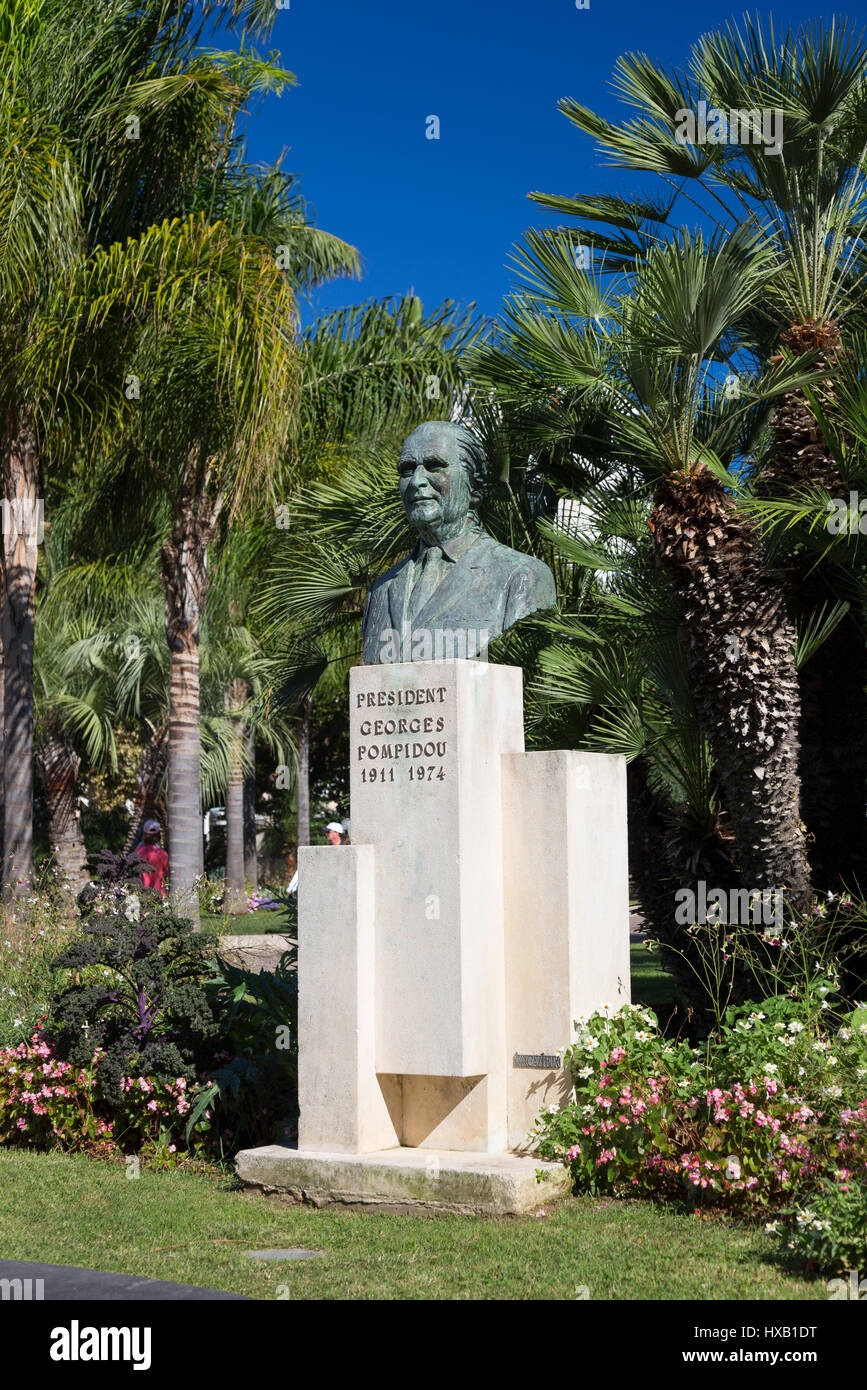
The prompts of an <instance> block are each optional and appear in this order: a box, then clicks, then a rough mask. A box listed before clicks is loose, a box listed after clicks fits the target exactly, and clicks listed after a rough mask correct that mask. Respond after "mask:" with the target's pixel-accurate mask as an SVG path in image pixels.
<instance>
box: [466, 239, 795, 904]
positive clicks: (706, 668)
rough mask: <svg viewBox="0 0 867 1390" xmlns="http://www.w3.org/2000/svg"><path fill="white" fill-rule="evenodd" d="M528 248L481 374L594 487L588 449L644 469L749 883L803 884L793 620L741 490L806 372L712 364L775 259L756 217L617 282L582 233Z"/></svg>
mask: <svg viewBox="0 0 867 1390" xmlns="http://www.w3.org/2000/svg"><path fill="white" fill-rule="evenodd" d="M518 261H519V264H520V266H521V269H522V274H523V276H524V278H525V280H526V282H527V284H528V287H529V288H528V290H527V291H526V292H525V293H523V294H520V295H518V296H517V297H516V298H515V299H514V301H513V302H512V304H511V305H510V307H509V309H508V311H507V314H506V324H505V327H504V331H503V334H502V336H501V340H500V342H499V344H498V345H497V347H496V349H495V350H494V351H493V352H492V353H490V354H488V356H487V358H486V360H485V361H483V362H482V363H481V364H480V367H479V369H478V370H477V372H476V378H477V380H479V381H480V382H484V381H489V382H490V383H491V384H492V385H497V386H498V387H499V389H500V390H501V392H502V394H503V395H504V396H506V397H509V396H511V398H512V399H513V400H514V401H515V402H516V403H518V404H521V403H523V404H524V406H525V409H526V408H527V407H528V404H529V406H531V407H533V408H534V409H535V417H534V420H533V430H534V433H535V437H536V440H537V447H538V448H539V450H540V466H541V467H542V469H543V472H549V473H550V475H551V476H552V477H556V476H559V477H562V476H563V475H564V472H565V473H566V474H567V475H568V471H569V457H570V453H571V455H572V459H573V464H572V466H573V469H574V471H575V473H576V475H577V476H576V483H577V484H578V488H579V493H580V490H581V488H582V487H584V486H586V482H584V479H585V478H586V474H587V472H588V468H589V466H590V465H589V464H588V459H590V460H592V461H593V465H594V466H595V468H596V469H597V470H601V474H602V476H603V477H604V476H605V475H606V473H609V474H610V472H611V470H612V468H620V469H622V468H623V467H624V466H625V467H626V468H627V470H628V474H629V475H631V476H632V477H633V478H634V479H637V480H639V482H640V484H641V486H642V487H643V490H644V495H645V497H646V499H647V506H648V515H647V525H648V527H649V528H650V531H651V535H652V538H653V546H654V552H655V554H656V556H657V559H658V562H659V563H660V564H661V565H662V566H663V568H664V570H665V571H666V573H667V574H668V576H669V578H670V580H671V583H672V588H673V591H674V594H675V596H676V598H677V600H678V602H679V605H680V612H681V632H682V639H683V642H684V645H685V649H686V652H687V656H688V663H689V672H690V681H691V686H692V691H693V695H694V698H695V701H696V707H697V709H698V712H699V718H700V720H701V725H702V728H703V729H704V731H705V732H706V734H707V737H708V738H709V741H710V744H711V747H712V750H713V754H714V758H715V761H716V767H717V773H718V777H719V782H720V787H721V789H722V795H723V798H724V804H725V810H726V812H727V815H728V818H729V822H730V825H731V829H732V832H733V837H734V845H733V860H734V864H735V868H736V871H737V872H738V874H739V875H740V877H741V878H742V880H743V881H744V882H745V883H746V884H748V885H749V886H751V887H771V886H773V887H783V886H785V887H787V888H788V889H789V891H790V893H791V895H792V897H793V898H794V899H795V900H798V899H801V898H803V897H804V896H805V895H806V894H807V892H808V891H809V871H808V867H807V861H806V856H805V845H804V832H803V826H802V825H801V823H800V819H799V816H798V778H797V752H798V742H797V728H798V713H799V709H798V688H797V675H796V670H795V664H794V650H795V645H796V633H795V629H794V627H793V625H792V623H791V620H790V619H789V617H788V615H787V612H786V609H785V605H784V603H783V596H782V592H781V588H780V583H779V580H778V579H777V578H776V577H775V576H774V575H773V574H772V573H770V572H768V571H767V570H766V568H765V566H764V556H763V549H762V544H761V539H760V536H759V534H758V532H757V530H756V528H755V526H754V525H753V524H752V523H751V522H750V521H749V520H748V519H747V518H746V517H745V516H744V515H742V514H741V513H739V512H738V510H737V507H736V504H735V502H734V500H733V496H732V494H733V492H734V491H736V490H737V489H738V488H739V486H740V483H739V469H740V466H741V461H742V459H743V458H744V457H745V455H746V454H747V453H748V451H749V445H750V441H751V439H752V438H753V436H754V435H755V433H756V430H757V429H758V428H760V426H761V423H762V409H763V406H764V403H765V402H767V401H769V400H773V399H774V398H775V397H776V396H778V395H779V394H781V393H783V392H786V391H790V390H791V389H793V387H796V386H797V385H799V384H800V383H801V382H803V381H804V380H805V377H804V374H803V373H801V374H800V375H799V374H798V373H797V371H796V369H795V368H794V367H790V366H786V365H783V364H778V365H777V366H776V367H775V368H773V369H771V370H769V371H766V372H765V373H763V374H761V375H759V376H758V377H757V378H756V379H755V380H754V381H752V382H751V383H750V388H749V391H746V390H745V391H744V393H743V396H742V398H741V399H739V400H735V401H730V400H728V399H727V398H726V394H725V391H724V389H723V387H722V383H721V382H720V381H719V379H718V376H717V379H716V380H715V377H714V371H715V370H716V372H717V373H718V372H719V367H718V365H717V366H716V368H715V365H714V364H719V362H720V358H721V357H723V356H724V355H725V354H726V353H727V352H730V351H731V348H730V346H729V345H730V344H731V342H732V340H733V337H734V336H735V335H737V334H738V333H739V332H741V331H742V329H743V325H744V323H745V321H746V319H747V316H748V314H749V313H750V312H752V311H753V309H754V306H755V303H756V301H757V299H758V298H759V297H760V296H761V295H762V294H763V293H764V290H765V284H766V280H767V277H768V275H769V274H771V273H772V272H773V270H774V268H775V262H774V261H773V258H772V256H771V255H770V253H769V252H768V251H767V249H762V248H761V247H759V246H757V245H756V241H755V236H754V235H752V236H750V235H749V234H746V233H735V234H734V235H732V236H731V237H728V238H717V239H714V240H712V241H711V243H710V244H709V245H705V243H704V240H703V238H702V237H701V235H700V234H698V235H696V236H694V237H693V236H690V235H689V234H688V233H686V232H682V233H681V234H680V236H679V237H678V238H677V239H676V240H674V241H673V242H671V243H670V244H668V245H665V246H661V247H659V248H657V249H656V250H655V251H653V252H652V253H651V254H650V255H649V256H648V257H647V258H646V260H645V261H643V262H638V263H637V264H636V265H635V266H634V267H633V271H632V274H631V276H630V279H629V283H628V284H621V285H619V286H618V285H614V286H610V287H609V288H608V290H607V291H606V290H604V289H603V287H602V284H601V282H600V281H599V279H598V278H594V276H592V275H588V274H587V273H586V272H585V271H584V270H583V269H582V268H581V267H580V266H578V265H576V260H575V257H574V255H573V242H572V237H571V234H569V233H562V232H561V233H557V232H550V233H529V234H528V235H527V238H526V244H525V248H524V249H523V250H522V251H521V252H520V253H519V256H518ZM552 393H553V395H552ZM600 421H602V423H600ZM570 436H571V437H570ZM579 450H580V453H579ZM548 458H550V459H551V463H550V464H548V463H547V462H546V459H548Z"/></svg>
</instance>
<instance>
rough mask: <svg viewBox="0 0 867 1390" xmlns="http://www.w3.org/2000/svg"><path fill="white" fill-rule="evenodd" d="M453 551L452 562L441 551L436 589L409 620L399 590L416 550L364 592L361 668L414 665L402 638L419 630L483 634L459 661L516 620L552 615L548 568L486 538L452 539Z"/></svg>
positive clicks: (404, 587) (412, 566)
mask: <svg viewBox="0 0 867 1390" xmlns="http://www.w3.org/2000/svg"><path fill="white" fill-rule="evenodd" d="M453 548H454V551H455V554H454V556H452V555H450V553H449V551H450V549H451V547H449V546H447V547H446V548H445V549H446V556H447V558H446V560H445V561H444V571H443V574H442V577H441V579H440V582H439V584H438V585H437V587H436V589H435V590H434V592H433V593H432V594H431V596H430V598H429V599H428V601H427V603H426V604H425V605H424V607H423V608H422V609H421V610H420V611H419V612H418V613H412V614H411V602H410V603H408V595H407V589H408V586H409V584H410V582H411V579H412V576H413V574H414V573H415V569H416V567H415V560H416V559H417V557H418V555H419V553H420V550H419V546H416V549H415V550H414V551H413V552H412V553H411V554H410V555H408V556H407V557H406V558H405V559H404V560H400V561H399V562H398V563H397V564H396V565H393V566H392V568H391V569H390V570H386V572H385V574H382V575H380V577H379V578H378V579H377V580H375V581H374V583H373V584H372V585H371V586H370V592H369V593H368V595H367V602H366V604H365V606H364V618H363V620H362V626H361V634H362V643H363V660H364V662H365V664H366V665H376V664H378V663H380V662H384V661H409V660H411V659H412V660H418V659H419V656H418V655H416V656H411V647H410V641H409V640H408V635H409V634H410V633H411V632H419V631H420V630H421V631H422V632H428V633H430V632H432V633H434V634H435V635H436V634H437V633H438V632H442V631H443V630H444V629H445V630H448V631H451V632H470V633H476V634H479V633H485V634H486V636H485V638H484V639H482V640H481V642H476V644H475V648H476V649H475V651H473V650H468V651H467V653H466V654H467V655H468V656H471V655H476V654H477V652H478V651H479V650H480V649H481V648H483V647H484V646H486V645H487V642H488V641H490V640H491V639H492V638H494V637H498V636H499V635H500V633H502V632H505V630H506V629H507V628H509V627H511V626H512V624H513V623H516V622H518V620H519V619H520V618H525V617H526V616H527V615H528V614H529V613H535V612H537V611H538V610H539V609H543V608H553V607H554V605H555V603H556V602H557V594H556V588H555V585H554V576H553V575H552V573H551V571H550V570H549V568H548V566H547V565H545V564H543V563H542V561H541V560H536V559H535V558H534V557H533V556H532V555H524V554H523V553H522V552H521V551H519V550H510V549H509V547H508V546H507V545H500V543H499V542H498V541H495V540H494V539H493V537H492V536H489V535H488V533H487V532H486V531H478V532H474V533H473V534H471V535H465V536H463V537H458V540H457V542H456V543H455V544H454V547H453ZM389 634H395V636H397V635H398V634H399V635H400V641H401V647H400V651H401V655H396V654H395V649H394V645H393V643H392V644H390V643H389V641H388V636H389ZM472 645H473V643H472V641H471V642H470V646H472ZM416 650H417V648H416ZM384 653H385V654H384ZM433 655H434V656H436V652H434V653H433ZM421 659H425V658H424V657H423V656H422V658H421ZM427 659H430V657H428V658H427Z"/></svg>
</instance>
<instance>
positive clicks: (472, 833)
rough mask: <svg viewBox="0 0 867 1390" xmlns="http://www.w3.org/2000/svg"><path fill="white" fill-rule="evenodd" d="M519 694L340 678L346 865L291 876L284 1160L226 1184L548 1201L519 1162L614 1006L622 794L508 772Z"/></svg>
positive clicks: (255, 1166) (532, 762)
mask: <svg viewBox="0 0 867 1390" xmlns="http://www.w3.org/2000/svg"><path fill="white" fill-rule="evenodd" d="M521 680H522V676H521V671H520V670H519V669H517V668H515V667H505V666H489V665H487V664H485V663H483V662H480V661H447V662H418V663H405V664H394V665H381V666H359V667H356V668H354V669H353V671H352V672H351V673H350V757H351V797H352V835H353V844H352V845H351V846H343V847H333V846H329V847H327V848H315V849H313V848H308V849H302V850H301V854H300V859H299V904H298V906H299V925H298V940H299V946H298V986H299V1022H298V1035H299V1037H298V1041H299V1077H298V1080H299V1107H300V1120H299V1143H298V1149H297V1150H291V1149H288V1148H286V1149H284V1148H281V1147H279V1146H272V1147H269V1148H267V1149H260V1150H250V1151H246V1152H245V1153H242V1154H240V1155H239V1157H238V1162H237V1170H238V1173H239V1175H240V1176H241V1177H242V1178H243V1179H244V1181H247V1182H251V1183H255V1184H257V1185H259V1186H263V1187H266V1188H268V1189H272V1188H275V1189H279V1190H282V1191H286V1192H292V1193H296V1194H301V1195H308V1196H309V1195H310V1194H311V1193H315V1194H318V1195H317V1196H316V1198H315V1200H317V1201H321V1200H324V1197H323V1195H322V1194H323V1193H327V1192H328V1191H329V1190H332V1189H333V1190H334V1192H335V1193H342V1194H343V1196H342V1197H341V1196H337V1197H335V1200H348V1198H347V1197H346V1194H347V1193H349V1192H354V1193H355V1195H356V1196H358V1198H359V1200H361V1201H364V1202H368V1201H374V1200H381V1201H382V1202H385V1203H387V1204H389V1203H397V1204H398V1205H402V1204H403V1205H412V1204H413V1202H418V1203H419V1204H420V1205H427V1206H437V1205H439V1206H450V1207H452V1208H453V1209H456V1210H484V1209H489V1210H492V1211H493V1210H496V1211H500V1210H506V1209H508V1210H525V1209H528V1206H529V1205H532V1204H533V1203H536V1204H538V1202H539V1201H541V1200H543V1198H544V1197H545V1196H546V1194H547V1195H548V1196H550V1194H551V1191H552V1190H554V1189H556V1188H558V1186H559V1187H562V1185H563V1184H562V1181H561V1179H560V1177H559V1176H556V1175H555V1174H554V1173H553V1170H552V1175H551V1183H552V1184H553V1187H551V1186H549V1187H548V1188H543V1187H537V1186H536V1185H535V1172H536V1169H537V1168H539V1167H540V1166H543V1165H540V1164H539V1161H538V1160H536V1159H534V1158H532V1157H529V1156H527V1157H523V1158H521V1157H517V1156H516V1155H517V1154H520V1153H524V1154H527V1153H528V1148H529V1145H528V1139H527V1135H528V1131H529V1129H530V1128H531V1126H532V1124H533V1122H534V1120H535V1118H536V1116H537V1115H538V1113H539V1111H540V1110H541V1109H542V1108H543V1107H544V1106H547V1105H550V1104H552V1103H553V1102H554V1101H557V1102H559V1103H560V1104H563V1103H564V1102H565V1101H566V1100H567V1099H568V1093H569V1084H568V1078H567V1076H566V1074H565V1072H564V1071H563V1070H562V1069H561V1068H560V1066H559V1057H558V1052H559V1051H560V1050H561V1049H564V1048H566V1047H567V1046H568V1045H569V1043H570V1041H571V1038H572V1034H573V1028H572V1025H573V1020H574V1019H575V1018H577V1017H578V1015H579V1014H589V1013H590V1012H591V1011H592V1010H593V1009H594V1008H597V1007H598V1006H599V1005H600V1004H602V1003H605V1002H608V1003H610V1004H612V1005H614V1006H615V1007H617V1006H619V1005H620V1004H622V1003H625V1002H628V1000H629V901H628V886H627V855H626V772H625V764H624V760H623V759H622V758H619V757H609V756H607V755H603V754H595V753H576V752H554V753H526V752H524V738H523V700H522V687H521ZM424 1153H428V1154H431V1155H434V1157H435V1161H433V1162H431V1163H428V1160H427V1159H426V1158H424V1157H423V1154H424ZM444 1154H445V1155H447V1156H450V1157H448V1161H447V1162H445V1161H444V1159H443V1155H444ZM329 1155H330V1156H331V1157H329ZM338 1156H341V1157H339V1158H338ZM349 1156H351V1161H350V1157H349ZM341 1164H342V1165H343V1166H342V1167H341ZM335 1165H336V1166H335ZM347 1165H348V1166H347ZM546 1166H547V1165H546ZM521 1172H524V1173H525V1174H527V1175H530V1176H531V1177H532V1182H531V1183H529V1185H528V1184H526V1183H523V1182H522V1181H519V1180H518V1175H519V1174H520V1173H521ZM281 1173H282V1174H283V1177H282V1178H281V1177H280V1175H281ZM446 1173H448V1174H450V1175H451V1176H449V1178H448V1180H446V1177H445V1176H444V1175H445V1174H446ZM559 1173H560V1174H562V1175H563V1177H564V1178H565V1170H562V1169H560V1170H559ZM317 1174H318V1177H317ZM419 1174H422V1175H423V1176H422V1178H421V1179H420V1177H419ZM461 1175H462V1176H461ZM420 1181H421V1188H423V1192H421V1195H419V1191H420V1189H419V1182H420ZM486 1183H487V1184H488V1186H487V1188H486V1187H485V1184H486ZM371 1184H372V1186H371ZM485 1191H487V1192H488V1194H489V1198H490V1200H489V1204H488V1207H487V1208H486V1207H485V1200H484V1193H485ZM377 1194H378V1195H377ZM413 1194H415V1195H413ZM313 1199H314V1198H312V1197H311V1200H313ZM510 1203H511V1206H510Z"/></svg>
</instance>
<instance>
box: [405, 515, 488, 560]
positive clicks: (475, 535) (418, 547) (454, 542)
mask: <svg viewBox="0 0 867 1390" xmlns="http://www.w3.org/2000/svg"><path fill="white" fill-rule="evenodd" d="M481 534H482V529H481V527H480V526H474V525H470V526H467V528H466V530H464V531H462V532H461V534H460V535H459V536H454V537H452V539H451V540H450V541H442V542H440V541H435V542H434V547H435V548H436V549H438V550H439V551H440V553H441V554H442V556H443V558H444V559H446V560H448V561H449V562H450V563H451V564H457V562H458V561H459V560H462V559H463V558H464V556H465V555H466V553H467V551H468V550H469V549H470V547H471V546H472V545H473V544H474V543H475V542H476V541H477V540H478V539H479V536H480V535H481ZM429 548H430V547H428V546H427V545H426V544H425V542H424V541H423V540H422V539H421V538H419V540H418V541H416V544H415V549H414V550H413V552H412V558H413V560H414V561H415V562H416V563H418V562H419V561H420V560H423V559H424V554H425V551H426V550H428V549H429Z"/></svg>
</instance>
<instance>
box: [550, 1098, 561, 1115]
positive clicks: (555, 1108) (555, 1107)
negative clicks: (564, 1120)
mask: <svg viewBox="0 0 867 1390" xmlns="http://www.w3.org/2000/svg"><path fill="white" fill-rule="evenodd" d="M559 1109H560V1106H559V1105H558V1103H557V1101H555V1102H554V1104H553V1105H549V1106H548V1114H549V1115H556V1114H557V1111H558V1110H559Z"/></svg>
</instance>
